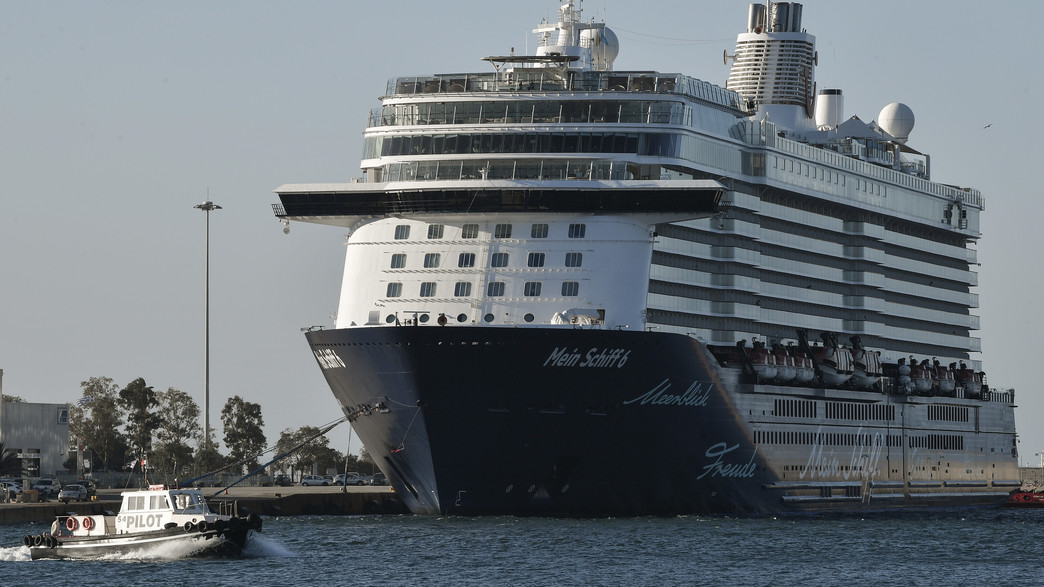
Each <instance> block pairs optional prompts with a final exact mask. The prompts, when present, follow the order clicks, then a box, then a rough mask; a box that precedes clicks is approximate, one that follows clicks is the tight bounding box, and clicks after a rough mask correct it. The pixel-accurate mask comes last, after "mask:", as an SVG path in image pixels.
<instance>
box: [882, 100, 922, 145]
mask: <svg viewBox="0 0 1044 587" xmlns="http://www.w3.org/2000/svg"><path fill="white" fill-rule="evenodd" d="M877 124H878V125H879V126H880V127H881V130H883V131H885V132H886V133H888V134H890V135H892V136H893V137H895V140H897V141H899V142H900V143H905V142H906V140H907V139H909V138H910V131H912V130H913V127H914V114H913V110H910V107H909V106H907V105H906V104H903V103H901V102H892V103H891V104H889V105H887V106H885V107H884V108H882V109H881V113H880V114H878V115H877Z"/></svg>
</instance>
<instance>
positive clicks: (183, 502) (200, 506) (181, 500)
mask: <svg viewBox="0 0 1044 587" xmlns="http://www.w3.org/2000/svg"><path fill="white" fill-rule="evenodd" d="M171 497H173V498H174V513H175V514H204V513H206V512H207V511H209V510H208V508H207V502H206V501H205V500H204V499H203V495H202V494H201V493H198V492H191V493H189V492H185V493H180V492H171Z"/></svg>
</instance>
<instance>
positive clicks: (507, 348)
mask: <svg viewBox="0 0 1044 587" xmlns="http://www.w3.org/2000/svg"><path fill="white" fill-rule="evenodd" d="M308 340H309V343H310V344H311V346H312V349H313V352H314V353H315V354H316V357H317V359H318V360H319V363H320V366H321V367H323V369H324V372H325V374H326V377H327V380H328V382H329V383H330V386H331V389H332V390H333V392H334V395H335V396H336V398H337V400H338V402H339V403H340V404H341V406H342V407H343V409H344V410H345V412H346V413H347V414H348V415H349V416H350V417H351V418H352V420H353V427H354V429H355V430H356V432H357V433H358V434H359V436H360V438H362V440H363V442H364V444H365V445H366V448H367V451H368V452H369V453H370V454H371V455H372V456H373V457H374V458H375V459H376V460H377V461H378V464H379V465H380V466H381V469H382V470H383V471H384V472H385V473H386V474H387V475H388V478H389V480H390V481H391V483H392V485H393V486H394V487H395V488H396V490H397V491H398V493H399V495H400V496H401V497H402V498H403V500H404V502H405V503H406V504H407V506H408V507H409V508H410V509H411V510H412V511H414V512H415V513H429V514H461V515H484V514H517V515H562V516H602V515H616V516H624V515H626V516H633V515H673V514H682V513H743V514H763V513H785V512H788V511H792V512H820V511H852V510H858V511H869V510H888V509H897V508H905V507H911V506H912V505H913V502H911V501H910V500H907V499H903V496H902V495H895V496H892V497H893V499H884V500H869V499H864V498H862V497H855V498H852V497H851V496H849V497H845V496H844V495H839V496H837V497H836V498H835V499H822V500H817V499H803V498H796V499H795V498H794V496H793V494H794V491H793V486H788V485H787V483H786V482H781V481H783V480H782V479H780V478H779V477H778V475H777V473H776V472H774V469H773V467H772V466H771V464H770V463H767V462H765V460H764V459H765V457H764V455H763V454H759V452H758V450H757V448H756V445H755V443H754V441H753V439H752V438H751V435H752V434H751V429H750V427H749V426H747V425H744V420H745V417H747V416H749V415H748V414H744V413H740V411H739V408H738V407H737V405H736V402H735V395H734V392H735V388H736V386H737V383H736V381H735V380H730V379H729V378H728V376H727V374H726V375H723V373H722V370H721V369H720V368H719V366H718V365H717V364H716V362H715V360H714V358H713V357H712V355H711V354H710V353H709V352H707V350H706V348H705V347H704V346H703V345H702V343H700V342H699V341H697V340H695V339H693V338H691V337H687V336H682V335H675V334H665V333H651V332H628V331H602V330H584V329H524V328H515V329H494V328H479V327H385V328H353V329H341V330H329V331H315V332H310V333H308ZM723 377H724V379H723ZM819 391H822V390H819ZM895 497H898V499H895ZM1004 497H1006V495H1000V494H998V493H997V492H982V493H981V494H975V493H969V492H961V493H956V492H955V493H952V494H945V493H942V492H940V493H936V494H932V495H930V496H929V495H923V496H921V499H918V500H916V506H917V507H919V508H921V509H936V508H961V507H976V506H983V505H993V504H995V503H997V502H998V501H999V500H1000V501H1002V500H1003V498H1004Z"/></svg>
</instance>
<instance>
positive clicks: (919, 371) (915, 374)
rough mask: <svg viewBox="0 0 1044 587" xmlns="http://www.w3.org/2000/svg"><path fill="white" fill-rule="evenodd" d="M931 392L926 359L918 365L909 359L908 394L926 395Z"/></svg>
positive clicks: (930, 379) (929, 373) (930, 376)
mask: <svg viewBox="0 0 1044 587" xmlns="http://www.w3.org/2000/svg"><path fill="white" fill-rule="evenodd" d="M931 390H932V373H931V371H930V370H929V366H928V359H925V360H923V361H921V362H920V363H918V362H917V361H915V360H914V358H913V357H910V393H915V394H917V395H928V393H929V392H930V391H931Z"/></svg>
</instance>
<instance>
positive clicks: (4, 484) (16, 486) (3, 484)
mask: <svg viewBox="0 0 1044 587" xmlns="http://www.w3.org/2000/svg"><path fill="white" fill-rule="evenodd" d="M0 488H5V489H7V491H9V492H10V493H11V497H14V496H16V495H18V494H19V493H21V492H22V484H21V483H17V482H15V481H0Z"/></svg>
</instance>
